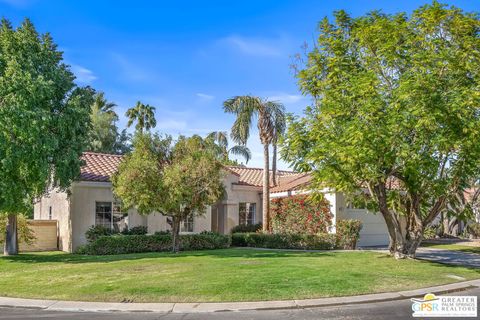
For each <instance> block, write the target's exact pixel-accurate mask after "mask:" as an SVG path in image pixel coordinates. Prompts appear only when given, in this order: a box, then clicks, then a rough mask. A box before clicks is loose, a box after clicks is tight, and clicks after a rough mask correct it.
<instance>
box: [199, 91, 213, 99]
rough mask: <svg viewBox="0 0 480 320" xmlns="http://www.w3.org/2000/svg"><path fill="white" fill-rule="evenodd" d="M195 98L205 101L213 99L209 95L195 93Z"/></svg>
mask: <svg viewBox="0 0 480 320" xmlns="http://www.w3.org/2000/svg"><path fill="white" fill-rule="evenodd" d="M197 97H199V98H200V99H202V100H206V101H211V100H213V99H215V96H212V95H210V94H206V93H201V92H199V93H197Z"/></svg>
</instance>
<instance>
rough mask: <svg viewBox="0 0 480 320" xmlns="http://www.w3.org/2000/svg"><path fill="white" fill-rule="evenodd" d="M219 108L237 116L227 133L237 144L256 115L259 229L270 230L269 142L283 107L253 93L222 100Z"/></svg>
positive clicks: (274, 133)
mask: <svg viewBox="0 0 480 320" xmlns="http://www.w3.org/2000/svg"><path fill="white" fill-rule="evenodd" d="M223 110H224V111H225V112H227V113H233V114H234V115H235V116H236V117H237V118H236V120H235V122H234V124H233V126H232V132H231V137H232V139H233V141H235V142H236V143H238V144H240V145H246V144H247V140H248V138H249V136H250V130H251V127H252V121H253V119H254V118H258V122H257V127H258V131H259V134H260V142H261V143H262V144H263V157H264V161H263V199H262V202H263V203H262V210H263V230H264V231H269V230H270V170H269V167H270V165H269V162H270V157H269V149H268V148H269V145H270V144H271V143H272V142H273V141H274V140H275V137H276V129H275V128H276V119H278V118H279V117H280V115H283V116H284V115H285V107H284V106H283V104H281V103H280V102H277V101H268V100H265V99H261V98H259V97H254V96H236V97H233V98H231V99H228V100H226V101H225V102H224V103H223Z"/></svg>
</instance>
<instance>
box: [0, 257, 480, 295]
mask: <svg viewBox="0 0 480 320" xmlns="http://www.w3.org/2000/svg"><path fill="white" fill-rule="evenodd" d="M451 275H455V276H460V277H463V278H465V279H473V278H479V277H480V270H478V269H477V270H475V269H468V268H463V267H454V266H446V265H441V264H435V263H430V262H425V261H416V260H400V261H396V260H394V259H393V258H390V257H388V256H387V255H385V254H381V253H375V252H286V251H274V250H272V251H263V250H262V251H261V250H251V249H225V250H212V251H197V252H182V253H180V254H177V255H173V254H171V253H144V254H129V255H116V256H80V255H72V254H65V253H59V252H50V253H35V254H20V255H18V256H14V257H0V296H10V297H23V298H42V299H62V300H81V301H117V302H119V301H123V302H194V301H195V302H207V301H249V300H282V299H292V298H295V299H305V298H318V297H330V296H345V295H356V294H366V293H374V292H387V291H396V290H405V289H414V288H420V287H425V286H432V285H440V284H445V283H451V282H455V281H456V280H454V279H452V278H450V277H449V276H451Z"/></svg>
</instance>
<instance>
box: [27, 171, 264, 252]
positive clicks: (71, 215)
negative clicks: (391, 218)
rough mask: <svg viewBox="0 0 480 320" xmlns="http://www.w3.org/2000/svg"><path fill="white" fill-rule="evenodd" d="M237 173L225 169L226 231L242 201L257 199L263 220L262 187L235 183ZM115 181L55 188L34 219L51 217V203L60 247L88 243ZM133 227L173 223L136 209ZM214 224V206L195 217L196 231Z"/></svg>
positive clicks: (131, 219) (111, 198) (258, 215)
mask: <svg viewBox="0 0 480 320" xmlns="http://www.w3.org/2000/svg"><path fill="white" fill-rule="evenodd" d="M235 183H238V176H236V175H234V174H231V173H226V175H225V178H224V185H225V189H226V197H225V199H224V200H223V201H221V203H222V204H223V205H225V210H224V231H225V232H226V233H228V232H230V230H231V228H233V227H234V226H236V225H238V218H239V217H238V214H239V206H238V204H239V203H240V202H251V203H256V214H255V221H256V222H261V221H262V203H261V196H260V194H261V189H260V188H255V187H249V186H244V185H236V184H235ZM114 200H115V199H114V195H113V192H112V185H111V183H109V182H86V181H82V182H76V183H74V184H73V185H72V187H71V195H70V197H68V196H67V194H66V193H65V192H59V191H54V192H51V193H50V194H49V195H48V196H44V197H42V199H41V200H40V201H39V202H38V203H37V204H35V210H34V215H35V219H36V220H39V219H48V210H49V209H48V208H49V207H50V206H52V219H55V220H58V230H59V232H58V234H59V248H60V250H64V251H74V250H75V249H76V248H78V246H80V245H83V244H86V243H87V240H86V238H85V232H86V231H87V230H88V228H90V227H91V226H93V225H94V224H95V203H96V202H113V201H114ZM128 225H129V226H130V227H134V226H138V225H142V226H147V228H148V232H149V233H154V232H156V231H162V230H168V229H169V228H170V226H169V225H168V224H167V222H166V217H165V216H163V215H161V214H158V213H153V214H150V215H139V214H138V213H137V212H136V210H134V209H131V210H129V211H128ZM211 228H212V214H211V207H208V208H207V209H206V211H205V213H203V214H202V215H200V216H197V217H195V218H194V232H202V231H210V230H211Z"/></svg>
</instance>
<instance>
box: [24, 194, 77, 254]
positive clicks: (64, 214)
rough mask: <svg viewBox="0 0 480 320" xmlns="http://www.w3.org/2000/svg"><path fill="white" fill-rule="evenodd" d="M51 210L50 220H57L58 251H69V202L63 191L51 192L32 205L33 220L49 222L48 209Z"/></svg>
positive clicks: (70, 233)
mask: <svg viewBox="0 0 480 320" xmlns="http://www.w3.org/2000/svg"><path fill="white" fill-rule="evenodd" d="M50 207H51V208H52V217H51V218H52V220H57V221H58V224H57V234H58V249H59V250H63V251H67V252H69V251H71V249H72V232H71V231H72V229H71V224H70V201H69V198H68V195H67V193H66V192H64V191H60V190H58V189H54V190H51V191H50V192H48V193H47V194H45V195H44V196H43V197H42V198H41V199H40V200H39V201H37V202H36V203H35V204H34V211H33V216H34V220H49V218H50V217H49V210H50V209H49V208H50Z"/></svg>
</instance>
